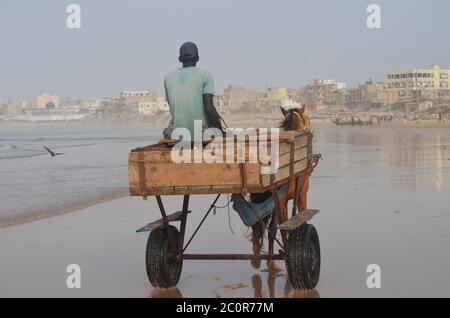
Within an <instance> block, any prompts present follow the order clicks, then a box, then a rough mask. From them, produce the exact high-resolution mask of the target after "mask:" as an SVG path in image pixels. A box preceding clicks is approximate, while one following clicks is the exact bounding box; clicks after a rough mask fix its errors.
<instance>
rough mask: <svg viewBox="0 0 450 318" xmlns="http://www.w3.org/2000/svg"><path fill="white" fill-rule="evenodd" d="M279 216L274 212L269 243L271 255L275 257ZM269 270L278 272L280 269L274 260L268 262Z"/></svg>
mask: <svg viewBox="0 0 450 318" xmlns="http://www.w3.org/2000/svg"><path fill="white" fill-rule="evenodd" d="M276 220H277V215H276V212H275V211H274V212H273V214H272V219H271V220H270V225H269V233H268V241H269V255H274V243H275V236H274V235H277V221H276ZM267 268H268V269H269V272H277V271H278V267H277V264H276V262H275V261H274V260H268V261H267Z"/></svg>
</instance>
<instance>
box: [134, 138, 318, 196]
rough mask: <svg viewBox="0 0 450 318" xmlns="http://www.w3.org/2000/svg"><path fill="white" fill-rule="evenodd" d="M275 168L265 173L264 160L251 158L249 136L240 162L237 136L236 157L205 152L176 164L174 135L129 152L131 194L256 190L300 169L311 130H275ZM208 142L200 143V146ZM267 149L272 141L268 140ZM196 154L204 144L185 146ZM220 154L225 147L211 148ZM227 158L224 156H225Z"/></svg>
mask: <svg viewBox="0 0 450 318" xmlns="http://www.w3.org/2000/svg"><path fill="white" fill-rule="evenodd" d="M279 140H280V142H279V168H278V170H277V171H276V173H274V174H263V173H261V169H262V168H263V167H267V166H268V164H267V165H264V164H261V163H259V160H257V162H258V163H254V162H251V160H250V159H251V158H252V156H253V155H256V156H257V158H258V159H259V156H260V154H259V153H258V147H257V146H255V145H256V143H255V142H253V141H252V139H250V140H248V138H247V140H246V143H245V156H241V157H240V158H243V160H241V161H243V162H238V160H237V158H238V156H237V150H236V142H235V140H231V139H228V140H226V142H233V143H234V144H235V145H234V147H235V151H234V159H235V160H234V162H235V163H207V162H205V159H207V157H206V158H205V156H203V159H202V160H201V162H198V163H181V164H177V163H174V162H173V161H172V157H171V151H172V147H173V146H174V145H175V144H176V143H177V142H176V141H161V142H159V143H158V144H156V145H151V146H147V147H144V148H138V149H135V150H133V151H132V152H131V153H130V154H129V185H130V194H131V195H132V196H144V197H146V196H150V195H188V194H213V193H214V194H219V193H260V192H264V191H267V190H269V189H273V188H275V187H277V186H279V185H281V184H284V183H286V182H287V181H289V180H290V178H292V177H295V176H298V175H301V174H302V173H303V172H304V171H305V170H306V169H307V168H308V162H309V159H310V158H311V155H312V135H311V134H310V133H306V132H304V131H288V132H282V133H280V136H279ZM206 144H207V143H205V144H204V145H203V148H204V147H205V146H206ZM268 148H269V150H268V153H269V154H270V152H271V149H270V142H268ZM183 151H188V152H190V155H191V156H192V158H195V155H196V152H200V153H202V154H204V152H203V149H184V150H183ZM212 153H213V154H214V155H215V156H216V157H218V156H223V158H225V151H224V150H220V149H219V150H217V149H216V151H214V152H212ZM224 161H225V160H224Z"/></svg>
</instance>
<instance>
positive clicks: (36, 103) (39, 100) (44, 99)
mask: <svg viewBox="0 0 450 318" xmlns="http://www.w3.org/2000/svg"><path fill="white" fill-rule="evenodd" d="M50 102H51V103H53V104H54V105H55V107H56V108H58V107H59V97H58V96H55V95H50V94H49V93H43V94H41V95H39V96H36V97H35V98H34V100H33V103H32V107H34V108H46V106H47V104H48V103H50Z"/></svg>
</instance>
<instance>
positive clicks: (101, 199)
mask: <svg viewBox="0 0 450 318" xmlns="http://www.w3.org/2000/svg"><path fill="white" fill-rule="evenodd" d="M128 195H129V190H128V189H127V188H123V189H116V190H111V191H110V192H108V193H105V194H103V195H101V196H98V197H89V198H87V199H83V200H82V201H80V202H78V203H73V202H68V203H64V204H63V205H62V206H59V207H58V206H54V207H50V208H42V209H39V210H36V211H33V212H31V213H30V214H25V213H21V214H18V215H15V216H11V217H4V218H0V229H4V228H9V227H13V226H16V225H20V224H25V223H32V222H35V221H39V220H43V219H48V218H52V217H54V216H58V215H63V214H68V213H72V212H76V211H79V210H83V209H86V208H89V207H92V206H96V205H98V204H102V203H106V202H110V201H113V200H116V199H120V198H124V197H127V196H128Z"/></svg>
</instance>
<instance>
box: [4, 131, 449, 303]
mask: <svg viewBox="0 0 450 318" xmlns="http://www.w3.org/2000/svg"><path fill="white" fill-rule="evenodd" d="M380 132H382V133H380ZM449 149H450V135H449V133H448V131H445V130H439V131H431V130H420V129H419V130H401V129H400V130H396V129H391V130H386V129H383V130H379V129H376V128H346V127H344V128H342V127H341V128H334V127H328V128H326V129H325V128H324V129H320V130H317V131H316V152H321V153H322V154H323V156H324V160H323V161H322V162H321V163H320V165H319V167H318V169H317V170H316V173H315V174H314V176H313V178H312V179H311V190H310V196H309V206H310V207H311V208H316V209H320V210H321V212H320V213H319V215H317V216H316V217H315V218H314V219H313V222H312V223H313V224H314V225H315V226H316V228H317V230H318V232H319V236H320V240H321V248H322V272H321V278H320V281H319V284H318V286H317V289H316V290H315V291H313V292H310V293H307V294H304V293H295V292H293V291H292V289H291V288H290V286H289V284H288V283H287V282H286V276H285V272H284V271H283V272H281V273H280V274H279V275H278V276H276V277H274V275H269V274H268V273H267V272H266V271H264V268H265V266H263V267H262V268H261V269H262V270H255V269H253V268H252V267H251V266H250V264H249V263H248V262H246V261H226V262H225V261H222V262H220V261H200V262H199V261H186V262H185V263H184V270H183V274H182V277H181V281H180V283H179V285H178V287H177V288H176V289H173V290H169V291H164V290H154V289H153V288H152V287H151V285H150V283H149V282H148V279H147V277H146V272H145V264H144V255H145V244H146V240H147V234H145V233H144V234H137V233H135V230H136V229H138V228H140V227H141V226H143V225H145V224H147V223H148V222H149V221H153V220H155V219H157V218H159V216H158V213H157V206H156V200H154V199H153V198H151V199H150V200H149V201H143V200H141V199H140V198H131V197H124V198H119V199H115V200H112V201H109V202H104V203H101V204H97V205H94V206H90V207H87V208H84V209H80V210H78V211H75V212H72V213H68V214H64V215H59V216H54V217H51V218H47V219H43V220H39V221H36V222H31V223H26V224H20V225H16V226H11V227H6V228H2V229H0V251H1V255H2V258H1V262H0V282H1V284H0V297H14V296H25V297H55V296H56V297H181V296H182V297H299V296H307V297H348V296H355V297H383V296H384V297H400V296H401V297H417V296H424V297H433V296H435V297H448V296H449V295H450V276H449V275H448V268H449V266H450V256H449V254H448V253H447V250H448V246H449V244H450V213H449V211H448V206H449V203H450V202H449V199H448V192H449V180H450V151H449ZM163 200H164V202H165V203H166V204H167V210H169V211H177V210H179V209H180V207H181V199H180V198H174V197H171V198H167V197H165V198H163ZM211 201H212V198H211V197H210V196H195V197H193V198H192V210H193V213H192V214H191V216H192V217H191V219H190V220H189V222H188V233H192V231H193V230H194V228H195V226H196V224H198V222H199V221H200V219H201V217H202V216H203V213H204V211H206V209H207V208H208V206H209V204H210V203H211ZM225 203H226V197H223V198H222V200H221V203H220V205H224V204H225ZM227 213H228V212H227V210H226V209H225V210H218V211H217V214H216V215H211V216H210V218H209V219H207V221H206V224H205V226H204V227H203V228H202V230H201V231H200V232H199V234H198V237H197V238H196V239H195V240H194V242H193V244H192V246H191V247H190V251H191V252H214V251H215V252H217V251H220V252H225V253H226V252H249V251H250V250H251V245H250V243H249V242H248V241H247V239H246V235H247V234H248V230H247V228H246V227H245V226H243V225H242V223H241V221H240V219H239V217H238V215H237V214H236V213H235V212H234V211H233V210H231V212H230V213H231V227H232V229H233V230H234V233H235V234H232V233H231V231H230V229H229V225H228V214H227ZM69 264H78V265H79V266H80V267H81V271H82V287H81V289H77V290H69V289H68V288H67V287H66V284H65V282H66V278H67V276H68V274H67V273H66V267H67V266H68V265H69ZM369 264H378V265H380V267H381V270H382V276H381V279H382V285H381V289H377V290H373V289H368V288H367V286H366V278H367V276H368V274H367V273H366V268H367V266H368V265H369ZM279 265H280V267H283V264H282V262H280V263H279ZM229 284H241V286H242V288H239V289H234V290H233V289H227V288H224V286H225V285H229Z"/></svg>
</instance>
